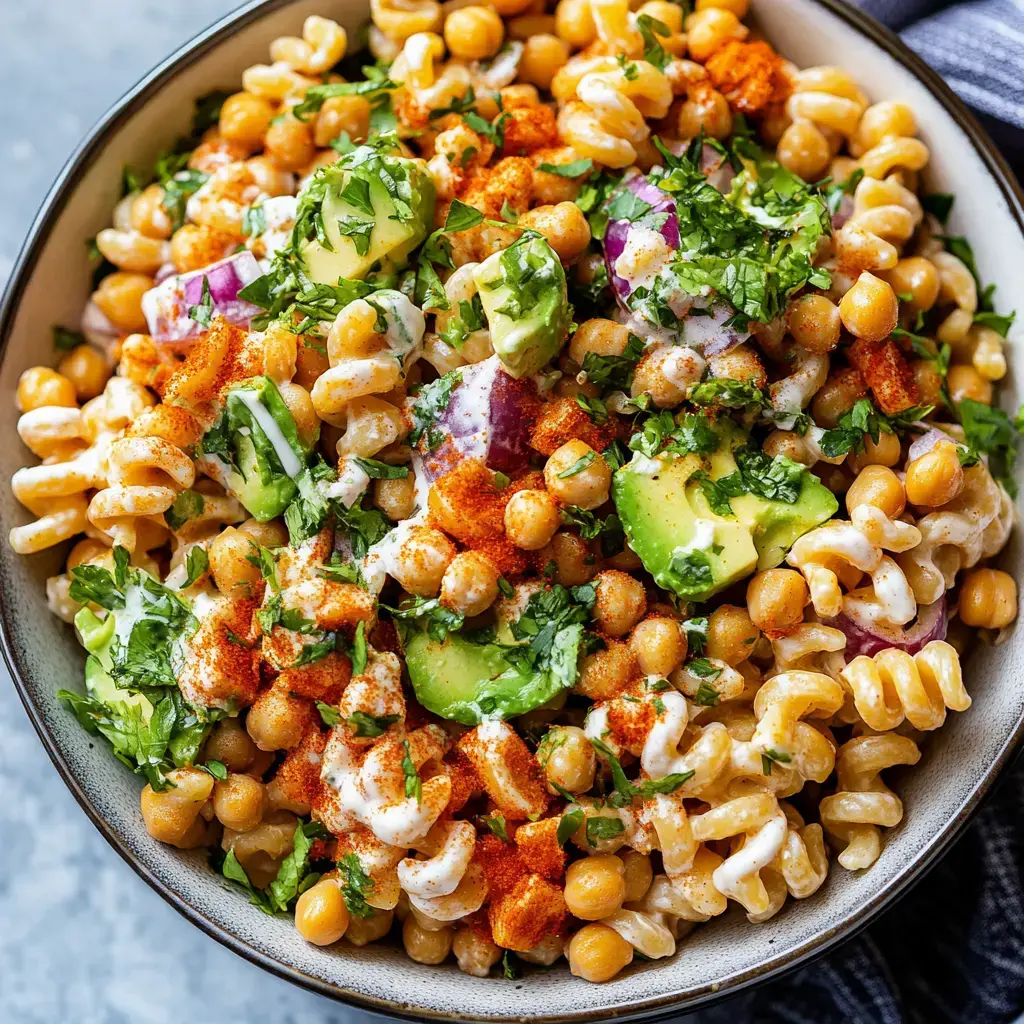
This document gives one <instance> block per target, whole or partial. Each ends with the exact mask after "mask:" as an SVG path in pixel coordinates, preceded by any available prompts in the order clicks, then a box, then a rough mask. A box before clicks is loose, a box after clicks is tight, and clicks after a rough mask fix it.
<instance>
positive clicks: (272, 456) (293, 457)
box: [199, 377, 315, 522]
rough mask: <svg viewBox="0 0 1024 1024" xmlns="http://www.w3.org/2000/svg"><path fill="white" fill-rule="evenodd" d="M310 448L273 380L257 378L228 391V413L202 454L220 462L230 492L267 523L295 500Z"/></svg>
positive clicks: (211, 433)
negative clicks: (298, 482) (300, 436)
mask: <svg viewBox="0 0 1024 1024" xmlns="http://www.w3.org/2000/svg"><path fill="white" fill-rule="evenodd" d="M313 443H315V439H314V442H313ZM312 450H313V445H312V444H310V445H308V446H307V445H305V444H303V442H302V440H301V439H300V438H299V432H298V428H297V427H296V426H295V420H294V419H293V418H292V414H291V412H290V411H289V409H288V406H287V405H285V403H284V399H282V398H281V395H280V393H279V392H278V390H277V388H276V387H275V386H274V382H273V381H272V380H270V378H269V377H253V378H251V379H250V380H245V381H242V382H240V383H239V384H236V385H234V386H233V387H232V388H230V390H228V392H227V394H226V396H225V399H224V412H223V413H222V414H221V417H220V419H219V420H218V421H217V423H215V424H214V426H213V427H211V428H210V429H209V430H208V431H207V432H206V434H205V435H204V436H203V440H202V442H201V443H200V446H199V451H200V454H202V455H205V456H208V457H210V458H214V459H217V460H218V461H219V463H220V468H221V469H222V471H223V475H224V478H225V485H226V487H227V488H228V490H229V491H230V492H231V493H232V494H234V495H235V497H237V498H238V500H239V501H240V502H241V503H242V504H243V505H244V506H245V507H246V509H247V510H248V511H249V513H250V514H251V515H253V516H254V517H255V518H256V519H259V520H261V521H263V522H265V521H266V520H268V519H273V518H274V517H275V516H278V515H280V514H281V513H282V512H283V511H284V510H285V508H287V506H288V504H289V503H290V502H291V500H292V498H294V497H295V494H296V491H297V489H298V488H297V484H296V482H295V481H296V478H297V477H298V476H299V475H300V474H301V473H302V471H303V470H304V469H305V468H306V466H307V464H308V462H309V458H310V455H311V454H312Z"/></svg>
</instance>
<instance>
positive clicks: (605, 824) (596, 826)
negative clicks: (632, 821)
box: [587, 817, 626, 848]
mask: <svg viewBox="0 0 1024 1024" xmlns="http://www.w3.org/2000/svg"><path fill="white" fill-rule="evenodd" d="M625 831H626V826H625V825H623V824H622V822H621V821H620V820H619V819H618V818H606V817H594V818H587V842H588V843H589V844H590V846H591V847H594V848H596V847H597V845H598V844H599V843H601V842H604V841H605V840H606V839H614V838H615V837H616V836H621V835H622V833H623V832H625Z"/></svg>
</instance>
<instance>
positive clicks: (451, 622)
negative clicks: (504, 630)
mask: <svg viewBox="0 0 1024 1024" xmlns="http://www.w3.org/2000/svg"><path fill="white" fill-rule="evenodd" d="M381 607H382V608H384V609H385V610H386V611H389V612H391V617H392V618H394V619H398V620H400V621H403V620H408V619H415V620H417V621H418V622H419V623H420V624H421V626H422V627H423V628H424V629H425V630H426V633H427V636H429V637H430V639H431V640H436V641H437V642H438V643H444V641H445V639H446V638H447V636H448V634H449V633H457V632H458V631H459V630H460V629H462V624H463V622H464V621H465V620H464V617H463V616H462V615H461V614H459V612H453V611H449V610H448V609H447V608H445V606H444V605H443V604H441V602H440V600H439V599H438V598H436V597H420V596H418V595H417V596H416V597H409V598H406V599H405V600H404V601H402V603H401V605H400V606H399V607H398V608H392V607H390V606H389V605H386V604H382V605H381Z"/></svg>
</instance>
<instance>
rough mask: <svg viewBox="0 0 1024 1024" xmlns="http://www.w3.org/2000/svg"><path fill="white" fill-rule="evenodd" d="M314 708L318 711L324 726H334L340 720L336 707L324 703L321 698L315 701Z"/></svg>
mask: <svg viewBox="0 0 1024 1024" xmlns="http://www.w3.org/2000/svg"><path fill="white" fill-rule="evenodd" d="M316 709H317V711H319V712H320V721H321V722H323V723H324V725H326V726H335V725H337V724H338V723H339V722H340V721H341V714H340V713H339V712H338V709H337V708H336V707H332V706H331V705H330V704H325V703H324V702H323V701H322V700H318V701H317V702H316Z"/></svg>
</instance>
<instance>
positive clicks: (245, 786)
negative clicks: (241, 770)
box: [213, 772, 265, 832]
mask: <svg viewBox="0 0 1024 1024" xmlns="http://www.w3.org/2000/svg"><path fill="white" fill-rule="evenodd" d="M264 799H265V798H264V793H263V785H262V783H260V782H257V781H256V780H255V779H253V778H251V777H250V776H248V775H238V774H235V773H234V772H230V773H229V774H228V777H227V778H226V779H223V780H222V781H220V782H217V783H216V784H215V785H214V787H213V811H214V814H216V815H217V820H218V821H219V822H220V823H221V824H222V825H224V826H226V827H227V828H233V829H234V830H235V831H236V832H248V831H249V829H251V828H255V827H256V826H257V825H258V824H259V822H260V818H261V816H262V815H263V804H264Z"/></svg>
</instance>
